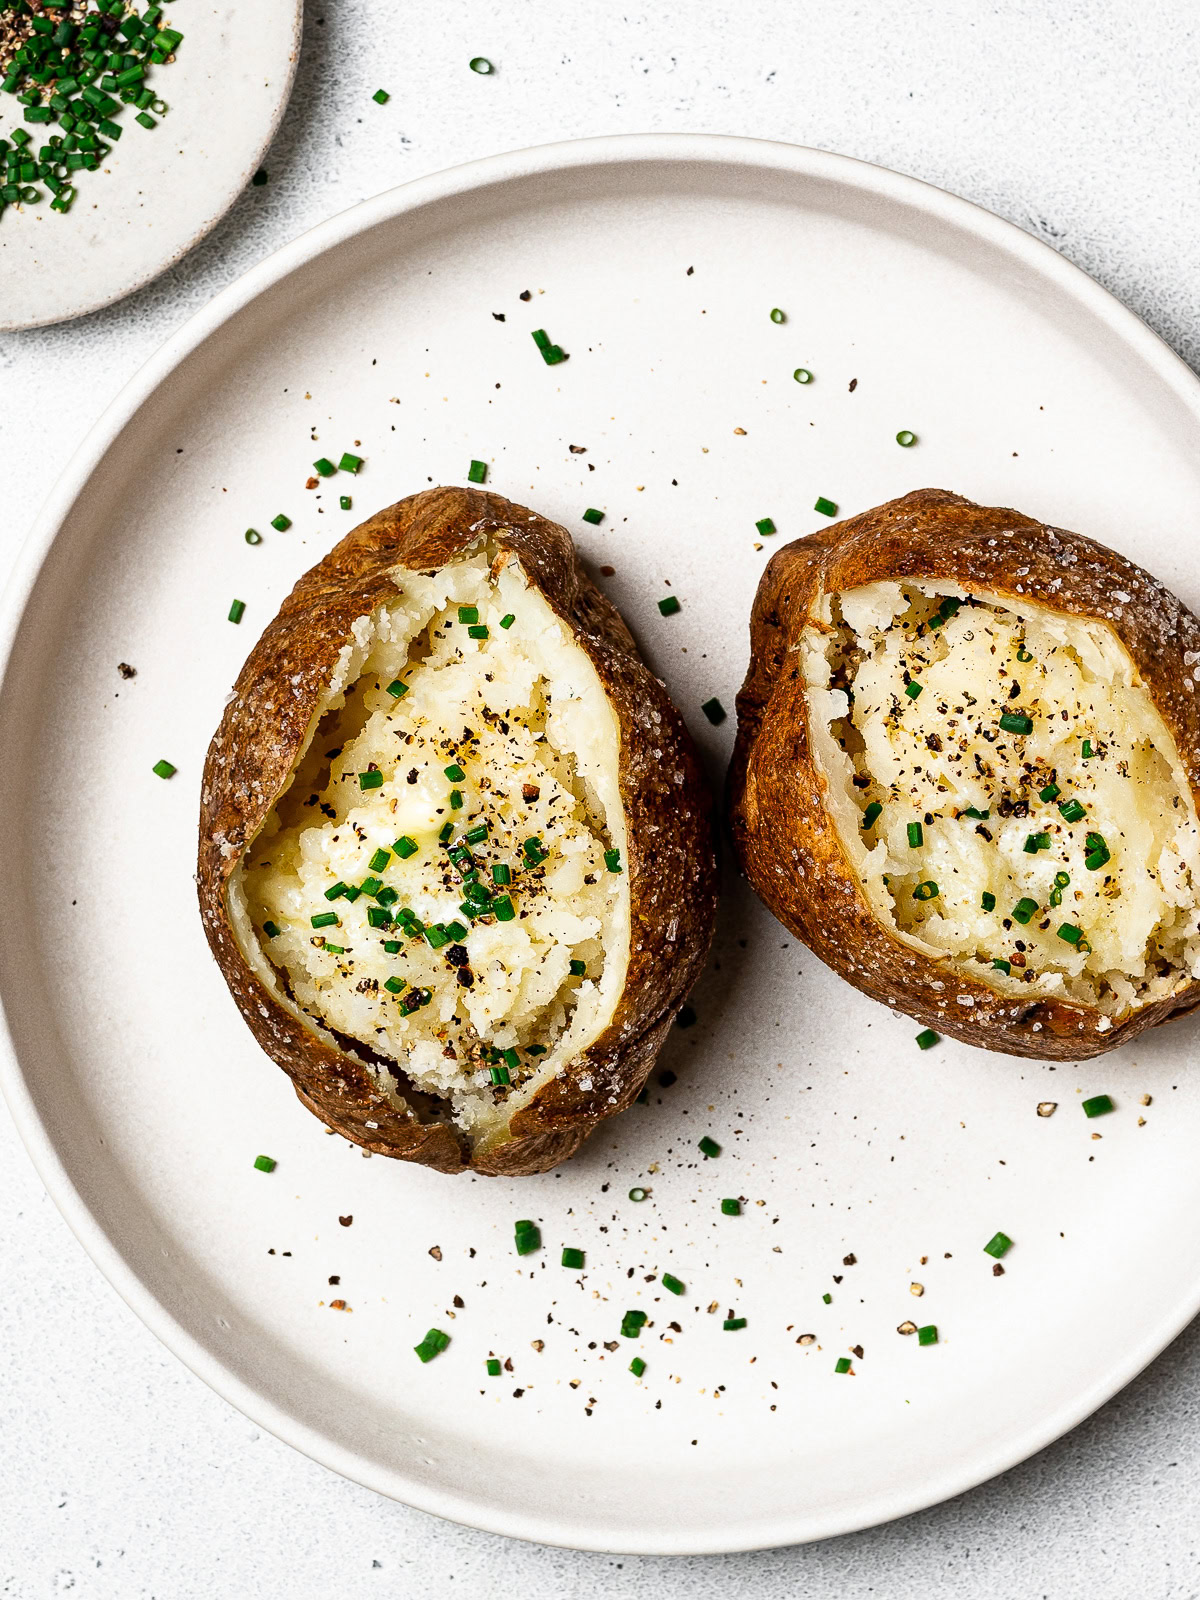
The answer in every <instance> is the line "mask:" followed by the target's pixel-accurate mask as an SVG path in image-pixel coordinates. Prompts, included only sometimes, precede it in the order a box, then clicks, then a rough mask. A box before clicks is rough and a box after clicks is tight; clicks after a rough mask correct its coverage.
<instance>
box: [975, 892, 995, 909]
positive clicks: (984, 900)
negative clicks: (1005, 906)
mask: <svg viewBox="0 0 1200 1600" xmlns="http://www.w3.org/2000/svg"><path fill="white" fill-rule="evenodd" d="M979 904H980V905H981V906H982V907H983V909H984V910H985V911H995V909H996V896H995V895H994V894H993V893H992V891H991V890H990V889H985V890H984V891H983V893H982V894H981V895H980V896H979Z"/></svg>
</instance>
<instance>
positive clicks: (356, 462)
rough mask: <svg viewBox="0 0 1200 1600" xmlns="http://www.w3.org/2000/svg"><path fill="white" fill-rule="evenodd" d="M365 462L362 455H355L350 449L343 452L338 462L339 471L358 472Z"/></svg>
mask: <svg viewBox="0 0 1200 1600" xmlns="http://www.w3.org/2000/svg"><path fill="white" fill-rule="evenodd" d="M362 464H363V458H362V457H361V456H356V455H353V454H352V453H351V452H350V451H349V450H344V451H343V452H342V459H341V460H340V461H339V462H338V471H339V472H357V471H358V469H359V467H361V466H362Z"/></svg>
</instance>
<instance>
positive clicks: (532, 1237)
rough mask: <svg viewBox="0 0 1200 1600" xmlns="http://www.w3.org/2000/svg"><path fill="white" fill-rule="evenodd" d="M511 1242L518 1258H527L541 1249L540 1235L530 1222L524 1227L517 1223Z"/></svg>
mask: <svg viewBox="0 0 1200 1600" xmlns="http://www.w3.org/2000/svg"><path fill="white" fill-rule="evenodd" d="M513 1242H514V1244H515V1245H516V1247H517V1254H518V1255H519V1256H528V1255H532V1254H533V1252H534V1251H535V1250H540V1249H541V1248H542V1235H541V1233H540V1231H539V1230H538V1229H537V1228H536V1227H535V1226H534V1224H533V1223H532V1222H531V1223H529V1224H527V1225H526V1226H525V1227H521V1225H520V1224H519V1223H518V1225H517V1229H516V1233H515V1235H514V1239H513Z"/></svg>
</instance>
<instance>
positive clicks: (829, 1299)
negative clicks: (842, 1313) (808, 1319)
mask: <svg viewBox="0 0 1200 1600" xmlns="http://www.w3.org/2000/svg"><path fill="white" fill-rule="evenodd" d="M821 1299H822V1300H823V1301H824V1302H825V1304H826V1305H827V1306H831V1305H832V1304H833V1296H832V1295H831V1294H823V1295H822V1296H821Z"/></svg>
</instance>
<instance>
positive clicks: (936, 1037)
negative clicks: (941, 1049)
mask: <svg viewBox="0 0 1200 1600" xmlns="http://www.w3.org/2000/svg"><path fill="white" fill-rule="evenodd" d="M941 1037H942V1036H941V1034H940V1033H934V1031H933V1029H932V1028H922V1030H921V1032H920V1033H919V1034H918V1035H917V1049H918V1050H932V1049H933V1047H934V1045H935V1044H938V1043H939V1042H940V1040H941Z"/></svg>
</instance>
